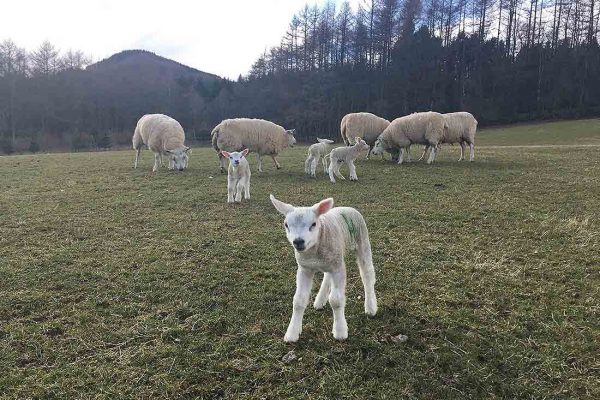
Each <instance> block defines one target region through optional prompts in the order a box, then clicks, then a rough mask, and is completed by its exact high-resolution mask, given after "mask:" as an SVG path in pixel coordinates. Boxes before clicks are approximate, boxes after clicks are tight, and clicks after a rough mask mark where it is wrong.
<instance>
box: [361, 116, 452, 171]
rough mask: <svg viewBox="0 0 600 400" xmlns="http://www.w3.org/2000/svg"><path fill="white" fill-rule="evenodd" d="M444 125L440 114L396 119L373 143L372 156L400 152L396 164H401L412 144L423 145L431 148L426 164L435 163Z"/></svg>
mask: <svg viewBox="0 0 600 400" xmlns="http://www.w3.org/2000/svg"><path fill="white" fill-rule="evenodd" d="M445 129H446V123H445V120H444V117H443V116H442V114H440V113H437V112H433V111H428V112H421V113H414V114H410V115H406V116H404V117H400V118H396V119H395V120H394V121H392V123H391V124H390V126H388V127H387V128H386V129H385V130H384V131H383V133H382V134H381V135H379V137H378V138H377V140H376V141H375V147H373V150H372V153H373V154H376V155H377V154H383V152H384V151H388V152H390V153H392V154H393V153H394V152H395V151H397V150H400V156H399V157H398V164H402V162H403V160H404V153H405V152H408V150H407V149H408V148H409V147H410V146H411V145H412V144H423V145H426V146H429V147H430V148H431V154H430V155H429V159H428V160H427V164H431V163H432V162H433V161H435V156H436V154H437V149H438V147H437V146H438V144H439V143H441V141H442V140H443V137H444V131H445Z"/></svg>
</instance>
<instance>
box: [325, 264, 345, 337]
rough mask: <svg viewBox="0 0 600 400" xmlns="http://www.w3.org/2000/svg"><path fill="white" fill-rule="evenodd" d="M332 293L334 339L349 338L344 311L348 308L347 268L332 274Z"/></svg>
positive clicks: (330, 303) (330, 298)
mask: <svg viewBox="0 0 600 400" xmlns="http://www.w3.org/2000/svg"><path fill="white" fill-rule="evenodd" d="M329 274H330V276H331V292H330V293H329V305H331V309H332V310H333V331H332V333H333V337H334V338H336V339H337V340H344V339H347V338H348V324H347V323H346V316H345V315H344V309H345V308H346V268H345V266H343V267H342V268H341V270H340V271H338V272H330V273H329Z"/></svg>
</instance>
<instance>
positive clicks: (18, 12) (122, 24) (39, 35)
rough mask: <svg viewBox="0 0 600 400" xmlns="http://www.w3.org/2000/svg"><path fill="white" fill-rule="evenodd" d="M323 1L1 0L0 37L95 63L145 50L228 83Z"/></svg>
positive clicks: (0, 38)
mask: <svg viewBox="0 0 600 400" xmlns="http://www.w3.org/2000/svg"><path fill="white" fill-rule="evenodd" d="M324 1H325V0H308V1H307V0H187V1H185V0H162V1H156V0H144V1H141V0H78V1H74V0H2V6H1V7H0V9H1V10H2V18H1V19H2V21H0V40H4V39H8V38H10V39H12V40H14V41H15V42H16V43H17V45H19V46H20V47H24V48H25V49H26V50H33V49H35V48H36V47H38V46H39V45H40V43H41V42H43V41H44V40H49V41H50V42H51V43H53V44H54V45H55V46H56V47H57V48H58V49H60V50H61V51H65V50H68V49H70V48H72V49H78V50H83V51H84V52H85V53H86V54H89V55H91V56H92V57H93V59H94V60H95V61H99V60H101V59H103V58H106V57H108V56H110V55H112V54H114V53H116V52H119V51H121V50H126V49H145V50H150V51H153V52H155V53H157V54H159V55H161V56H164V57H168V58H172V59H174V60H176V61H179V62H180V63H183V64H186V65H189V66H191V67H194V68H197V69H199V70H202V71H206V72H210V73H214V74H217V75H220V76H224V77H228V78H232V79H235V78H237V77H238V75H240V74H246V73H247V72H248V70H249V69H250V66H251V65H252V63H253V62H254V61H255V60H256V59H257V58H258V56H259V55H260V54H261V53H262V52H263V51H264V50H265V48H266V47H271V46H274V45H277V44H278V43H279V41H280V39H281V37H282V35H283V34H284V33H285V31H286V29H287V27H288V24H289V22H290V21H291V18H292V16H293V15H294V13H296V12H297V11H298V10H300V9H301V8H302V7H303V6H304V5H305V4H306V3H308V4H310V5H312V4H315V3H318V4H319V5H322V4H323V2H324ZM358 2H359V0H352V1H351V2H350V3H351V4H353V5H355V4H358ZM337 3H338V4H339V3H341V0H338V1H337Z"/></svg>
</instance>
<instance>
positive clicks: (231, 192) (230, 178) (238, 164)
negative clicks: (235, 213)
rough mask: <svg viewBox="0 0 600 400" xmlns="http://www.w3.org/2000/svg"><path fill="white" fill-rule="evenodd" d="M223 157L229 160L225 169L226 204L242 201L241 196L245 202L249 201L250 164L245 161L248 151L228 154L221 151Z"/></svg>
mask: <svg viewBox="0 0 600 400" xmlns="http://www.w3.org/2000/svg"><path fill="white" fill-rule="evenodd" d="M222 153H223V157H226V158H229V168H228V169H227V202H228V203H233V201H234V199H235V201H236V202H238V203H239V202H240V201H242V194H243V195H244V198H245V199H246V200H248V199H250V176H251V175H252V174H251V172H250V164H248V160H246V155H247V154H248V149H244V150H243V151H242V152H237V151H234V152H232V153H229V152H227V151H223V152H222Z"/></svg>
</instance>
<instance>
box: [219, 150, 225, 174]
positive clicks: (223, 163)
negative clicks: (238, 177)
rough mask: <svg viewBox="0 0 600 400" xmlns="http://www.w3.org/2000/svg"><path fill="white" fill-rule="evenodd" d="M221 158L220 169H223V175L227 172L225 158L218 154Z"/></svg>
mask: <svg viewBox="0 0 600 400" xmlns="http://www.w3.org/2000/svg"><path fill="white" fill-rule="evenodd" d="M218 156H219V167H220V168H221V173H223V172H225V156H224V155H223V154H221V153H218Z"/></svg>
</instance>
